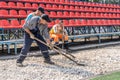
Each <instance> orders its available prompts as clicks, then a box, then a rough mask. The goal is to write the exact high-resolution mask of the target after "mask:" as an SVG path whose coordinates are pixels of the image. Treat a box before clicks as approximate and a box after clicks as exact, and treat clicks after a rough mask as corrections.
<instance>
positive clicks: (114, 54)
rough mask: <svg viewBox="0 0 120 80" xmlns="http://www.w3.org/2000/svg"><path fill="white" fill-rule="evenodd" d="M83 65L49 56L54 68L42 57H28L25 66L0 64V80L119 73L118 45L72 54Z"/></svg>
mask: <svg viewBox="0 0 120 80" xmlns="http://www.w3.org/2000/svg"><path fill="white" fill-rule="evenodd" d="M73 55H74V56H76V57H77V58H78V59H79V60H80V61H84V62H85V63H87V66H77V65H76V64H74V63H73V62H71V61H69V60H68V59H66V58H65V57H63V56H61V55H53V56H52V60H53V61H54V62H55V63H56V65H49V64H45V63H43V58H42V57H28V58H26V60H25V62H24V64H25V67H22V68H21V67H17V66H16V64H15V62H16V59H13V60H1V61H0V80H81V79H82V80H84V79H85V78H88V77H92V76H95V75H99V74H104V73H107V72H111V71H115V70H120V46H113V47H105V48H100V49H90V50H83V51H78V52H74V53H73Z"/></svg>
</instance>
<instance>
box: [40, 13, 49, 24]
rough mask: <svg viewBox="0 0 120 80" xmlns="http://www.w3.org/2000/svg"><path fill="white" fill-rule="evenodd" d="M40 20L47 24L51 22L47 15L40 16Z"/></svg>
mask: <svg viewBox="0 0 120 80" xmlns="http://www.w3.org/2000/svg"><path fill="white" fill-rule="evenodd" d="M41 18H42V19H44V20H46V21H47V22H51V19H50V18H49V16H48V15H47V14H42V15H41Z"/></svg>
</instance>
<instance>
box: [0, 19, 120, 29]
mask: <svg viewBox="0 0 120 80" xmlns="http://www.w3.org/2000/svg"><path fill="white" fill-rule="evenodd" d="M24 22H25V20H21V21H20V23H19V21H18V20H16V19H14V20H10V21H8V20H0V27H1V28H22V25H23V24H24ZM57 22H58V20H56V21H52V22H51V23H50V24H49V27H52V26H53V25H54V24H55V23H57ZM63 22H64V25H65V26H67V27H76V26H78V27H80V26H111V25H117V26H120V20H104V19H103V20H99V19H98V20H86V19H82V20H80V19H75V20H74V19H71V20H63Z"/></svg>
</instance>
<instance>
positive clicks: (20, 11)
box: [19, 10, 27, 17]
mask: <svg viewBox="0 0 120 80" xmlns="http://www.w3.org/2000/svg"><path fill="white" fill-rule="evenodd" d="M19 16H20V17H26V16H27V14H26V11H25V10H19Z"/></svg>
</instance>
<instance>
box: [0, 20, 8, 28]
mask: <svg viewBox="0 0 120 80" xmlns="http://www.w3.org/2000/svg"><path fill="white" fill-rule="evenodd" d="M0 22H1V24H0V27H1V28H8V27H9V26H10V24H9V21H8V20H5V19H4V20H1V21H0Z"/></svg>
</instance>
